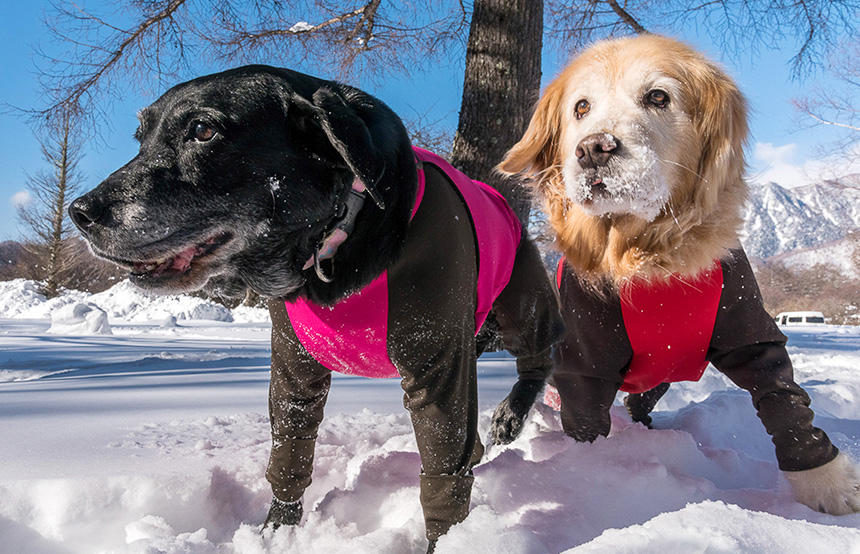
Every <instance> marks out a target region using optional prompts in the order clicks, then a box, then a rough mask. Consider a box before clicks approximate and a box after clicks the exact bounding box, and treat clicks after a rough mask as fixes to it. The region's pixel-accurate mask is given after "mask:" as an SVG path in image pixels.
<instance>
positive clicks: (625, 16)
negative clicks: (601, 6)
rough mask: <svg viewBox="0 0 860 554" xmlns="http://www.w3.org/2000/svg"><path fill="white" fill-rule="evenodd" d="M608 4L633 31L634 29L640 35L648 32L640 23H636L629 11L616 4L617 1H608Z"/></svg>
mask: <svg viewBox="0 0 860 554" xmlns="http://www.w3.org/2000/svg"><path fill="white" fill-rule="evenodd" d="M606 3H607V4H609V6H610V7H611V8H612V11H613V12H615V14H616V15H617V16H618V17H619V18H621V21H623V22H624V23H626V24H627V25H629V26H630V28H631V29H633V30H634V31H636V32H637V33H639V34H643V33H647V32H648V31H646V30H645V27H643V26H642V25H641V24H640V23H639V22H638V21H636V20H635V19H634V18H633V16H632V15H630V13H629V12H628V11H627V10H625V9H624V8H622V7H621V6H619V5H618V2H616V1H615V0H606Z"/></svg>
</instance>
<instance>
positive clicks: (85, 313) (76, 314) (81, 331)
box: [46, 302, 113, 335]
mask: <svg viewBox="0 0 860 554" xmlns="http://www.w3.org/2000/svg"><path fill="white" fill-rule="evenodd" d="M46 333H50V334H53V335H111V334H113V333H112V332H111V328H110V324H108V318H107V313H106V312H105V311H104V310H102V309H101V308H99V307H98V306H96V305H95V304H93V303H92V302H76V303H74V304H66V305H65V306H63V307H61V308H59V309H57V310H55V311H54V312H53V313H52V314H51V327H50V328H49V329H48V330H47V331H46Z"/></svg>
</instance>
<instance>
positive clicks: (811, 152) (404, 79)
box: [0, 0, 840, 241]
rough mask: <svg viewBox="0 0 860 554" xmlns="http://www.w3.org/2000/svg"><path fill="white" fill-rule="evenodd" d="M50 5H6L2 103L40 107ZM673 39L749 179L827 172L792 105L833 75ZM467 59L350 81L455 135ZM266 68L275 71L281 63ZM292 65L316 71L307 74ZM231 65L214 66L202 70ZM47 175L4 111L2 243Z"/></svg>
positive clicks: (761, 54) (116, 104)
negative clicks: (690, 58)
mask: <svg viewBox="0 0 860 554" xmlns="http://www.w3.org/2000/svg"><path fill="white" fill-rule="evenodd" d="M93 4H99V2H93ZM48 6H49V4H48V2H47V1H44V0H33V1H31V2H11V3H8V4H7V5H5V6H4V17H3V18H0V37H3V38H4V41H5V44H4V47H3V49H0V67H2V68H3V79H2V81H0V102H2V103H5V104H11V105H15V106H20V107H34V106H40V105H41V102H40V99H39V89H38V80H37V71H36V65H35V64H36V58H35V57H34V54H33V49H34V47H35V46H37V45H39V44H44V43H45V42H46V41H47V36H46V32H45V30H44V26H43V24H42V15H43V13H44V11H45V10H46V9H48ZM676 36H678V37H679V38H682V39H684V40H686V41H687V42H689V43H691V44H692V45H693V46H695V47H697V48H699V49H700V50H702V51H704V52H705V53H706V54H708V55H709V56H710V57H711V58H713V59H717V60H719V61H721V62H722V63H723V64H724V66H725V67H726V68H727V70H728V71H729V73H730V74H731V75H732V76H733V77H734V78H735V79H736V80H737V82H738V84H739V86H740V87H741V90H742V91H743V92H744V94H745V95H746V96H747V98H748V100H749V103H750V107H751V114H750V117H751V120H750V128H751V133H752V134H751V137H750V142H749V147H748V152H747V159H748V163H749V165H750V175H751V177H752V179H753V180H757V179H758V180H767V179H772V180H776V181H778V182H780V183H784V184H787V185H796V184H801V183H802V182H805V181H806V180H807V179H809V178H810V177H814V175H810V173H814V172H816V171H818V170H819V169H820V168H821V167H822V165H821V164H820V163H818V162H817V161H816V147H817V146H818V145H820V144H823V143H828V142H832V141H834V140H837V139H838V138H839V137H840V135H839V134H838V131H837V130H834V129H832V128H814V129H801V128H800V127H801V126H800V125H799V124H798V121H800V120H801V117H800V116H799V115H798V114H797V112H796V111H795V110H794V108H793V107H792V105H791V99H792V98H795V97H797V96H800V95H802V94H803V93H804V92H806V91H808V90H809V89H810V88H811V87H812V86H813V85H822V84H826V75H823V74H821V73H819V74H816V75H813V76H812V77H811V78H810V79H808V80H807V81H805V82H796V81H792V80H791V79H790V76H789V66H788V61H789V59H790V58H791V56H792V55H793V54H794V50H793V49H792V48H791V45H786V46H785V47H784V48H782V49H780V48H773V49H761V50H759V51H758V52H757V53H752V52H738V53H725V52H721V51H720V50H719V49H718V48H717V47H716V46H715V45H713V44H712V43H711V42H710V41H709V40H708V39H707V37H699V36H697V34H696V32H695V30H693V29H691V30H690V31H689V32H688V33H680V34H676ZM546 50H550V52H547V51H545V54H544V64H543V82H544V84H546V83H547V82H548V81H549V80H550V79H551V78H552V77H553V76H554V75H555V74H556V73H557V72H558V71H559V69H560V67H561V66H562V65H563V63H564V61H565V60H566V59H567V57H568V53H567V52H564V51H560V52H559V51H556V49H552V48H549V49H546ZM462 56H463V54H462V51H461V50H460V49H455V50H454V51H453V52H452V54H451V56H449V57H447V58H446V57H444V56H443V57H442V59H441V61H440V62H439V63H438V64H436V65H435V66H434V67H433V68H432V69H430V70H426V71H424V72H421V73H417V74H412V75H409V76H402V75H398V76H393V77H390V78H385V79H381V80H379V82H376V83H371V82H368V83H362V82H357V83H355V82H353V83H351V84H357V85H358V86H360V87H362V88H364V89H365V90H367V91H368V92H370V93H372V94H374V95H376V96H378V97H379V98H381V99H382V100H384V101H385V102H386V103H388V104H389V105H390V106H391V107H392V108H393V109H394V110H395V111H397V112H398V113H400V114H401V115H402V116H403V117H404V118H406V119H409V118H410V117H414V116H415V114H424V113H426V114H428V115H427V118H428V119H429V120H440V121H441V123H442V124H443V125H447V126H448V127H450V128H452V129H453V128H454V127H456V123H457V115H458V109H459V103H460V96H461V87H462V71H463V64H464V61H463V59H462ZM259 61H260V62H262V63H270V64H271V65H278V61H276V60H259ZM294 67H295V69H298V70H300V71H305V72H307V73H311V74H319V73H318V71H315V70H314V69H313V68H310V67H301V66H294ZM224 68H226V67H217V66H215V67H207V68H202V69H201V70H200V72H199V73H200V74H202V73H205V72H208V71H211V70H217V69H224ZM193 76H196V75H191V74H189V75H187V77H189V78H190V77H193ZM320 76H323V77H331V76H330V75H324V74H323V75H320ZM160 92H161V91H153V92H152V93H151V94H148V95H142V94H137V93H132V94H128V95H126V96H125V97H124V98H122V99H121V100H113V101H112V103H111V105H110V107H109V108H108V110H107V113H108V116H109V123H108V126H107V127H106V128H105V129H104V130H103V141H102V142H101V143H96V142H95V141H93V142H90V143H88V144H87V145H86V146H85V149H84V150H85V154H84V158H83V160H82V162H81V164H80V169H81V171H82V173H83V175H84V184H83V188H84V189H86V190H88V189H90V188H92V187H94V186H95V185H97V184H98V183H99V182H100V181H101V180H102V179H103V178H104V177H106V176H107V175H108V174H109V173H110V172H111V171H113V170H114V169H116V168H118V167H119V166H121V165H122V164H123V163H125V161H127V160H128V159H130V158H131V157H132V156H133V155H134V153H135V151H136V143H135V142H134V140H133V139H132V133H133V132H134V129H135V128H136V125H137V121H136V118H135V113H136V111H137V110H138V109H139V108H141V107H143V106H145V105H147V104H149V103H150V102H152V101H153V100H154V99H155V98H156V97H157V95H158V94H159V93H160ZM43 168H44V162H43V160H42V159H41V154H40V151H39V144H38V142H37V140H36V138H35V136H34V135H33V133H32V132H31V130H30V129H29V128H28V127H27V125H26V124H25V122H24V121H23V119H22V118H20V117H19V116H16V115H15V114H12V113H0V241H2V240H7V239H19V238H21V236H22V229H19V227H18V222H17V219H16V216H15V208H14V204H15V202H16V201H18V200H20V199H22V198H24V197H26V194H25V193H23V192H22V191H24V189H25V184H26V179H27V176H28V175H33V174H35V173H37V172H38V171H40V170H41V169H43Z"/></svg>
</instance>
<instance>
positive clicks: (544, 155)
mask: <svg viewBox="0 0 860 554" xmlns="http://www.w3.org/2000/svg"><path fill="white" fill-rule="evenodd" d="M563 98H564V80H563V79H562V78H561V77H559V78H557V79H556V80H554V81H553V82H552V83H550V85H549V86H548V87H547V88H546V90H545V91H544V93H543V96H541V99H540V100H539V101H538V103H537V107H536V108H535V113H534V115H532V119H531V122H530V123H529V127H528V129H526V132H525V134H524V135H523V138H521V139H520V141H519V142H517V143H516V144H515V145H514V146H513V147H512V148H511V149H510V150H508V153H507V154H505V159H504V160H502V163H500V164H499V165H498V166H496V169H497V170H498V171H499V172H500V173H502V174H504V175H514V174H517V173H520V174H525V175H538V174H541V173H543V172H545V171H546V170H547V169H548V168H550V167H553V166H556V165H559V164H561V152H560V141H561V103H562V99H563Z"/></svg>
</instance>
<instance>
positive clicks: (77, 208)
mask: <svg viewBox="0 0 860 554" xmlns="http://www.w3.org/2000/svg"><path fill="white" fill-rule="evenodd" d="M87 196H88V195H86V194H85V195H84V196H80V197H78V198H76V199H75V201H74V202H72V204H71V205H70V206H69V217H71V218H72V222H73V223H74V224H75V225H77V226H78V229H80V230H81V231H84V232H86V231H87V229H89V228H90V227H92V226H93V225H95V224H96V223H97V222H98V221H99V219H101V218H102V216H104V214H105V209H104V206H103V205H101V204H100V203H98V202H94V201H93V199H92V198H87Z"/></svg>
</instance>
